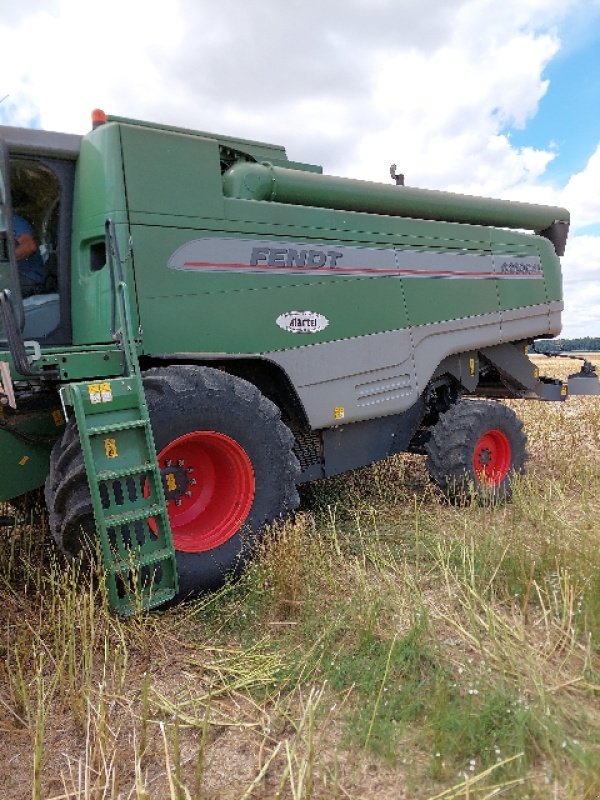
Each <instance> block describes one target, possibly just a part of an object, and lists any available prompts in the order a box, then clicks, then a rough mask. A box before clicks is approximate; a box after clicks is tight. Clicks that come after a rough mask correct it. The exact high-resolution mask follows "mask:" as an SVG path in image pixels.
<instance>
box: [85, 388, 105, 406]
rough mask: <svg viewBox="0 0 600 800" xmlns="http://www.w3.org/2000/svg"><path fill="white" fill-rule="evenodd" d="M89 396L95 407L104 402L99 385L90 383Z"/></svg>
mask: <svg viewBox="0 0 600 800" xmlns="http://www.w3.org/2000/svg"><path fill="white" fill-rule="evenodd" d="M88 394H89V396H90V403H93V404H94V405H95V404H96V403H101V402H102V395H101V394H100V384H99V383H88Z"/></svg>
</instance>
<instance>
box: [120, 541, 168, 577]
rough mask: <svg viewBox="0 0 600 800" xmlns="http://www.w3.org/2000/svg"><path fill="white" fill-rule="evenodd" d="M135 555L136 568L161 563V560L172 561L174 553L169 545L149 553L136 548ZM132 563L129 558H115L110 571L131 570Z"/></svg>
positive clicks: (124, 571) (121, 571)
mask: <svg viewBox="0 0 600 800" xmlns="http://www.w3.org/2000/svg"><path fill="white" fill-rule="evenodd" d="M133 556H134V559H133V563H134V565H135V568H136V569H141V568H142V567H150V566H152V565H153V564H159V563H160V562H161V561H171V559H172V557H173V554H172V552H171V551H170V550H169V549H168V548H167V547H164V548H162V549H161V550H155V551H154V552H153V553H148V554H146V555H144V554H143V551H142V552H140V551H139V550H134V551H133ZM131 564H132V562H131V561H130V560H129V559H125V558H115V559H114V561H113V562H112V563H111V565H110V571H111V572H114V573H121V574H123V573H126V572H130V571H131Z"/></svg>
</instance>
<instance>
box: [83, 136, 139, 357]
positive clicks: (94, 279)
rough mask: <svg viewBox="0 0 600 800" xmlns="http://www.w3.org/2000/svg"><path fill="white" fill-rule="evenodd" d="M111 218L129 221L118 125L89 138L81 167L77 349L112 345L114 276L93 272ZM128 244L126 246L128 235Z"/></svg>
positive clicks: (119, 221)
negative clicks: (95, 255)
mask: <svg viewBox="0 0 600 800" xmlns="http://www.w3.org/2000/svg"><path fill="white" fill-rule="evenodd" d="M107 218H110V219H112V220H113V221H114V222H115V223H116V224H117V225H119V224H123V223H125V222H126V221H127V205H126V199H125V181H124V178H123V161H122V158H121V137H120V131H119V128H118V127H117V126H116V125H106V126H103V127H101V128H98V129H97V130H95V131H94V132H93V134H92V135H90V136H88V137H85V138H84V139H83V142H82V145H81V153H80V156H79V160H78V164H77V172H76V176H75V188H74V195H73V238H72V245H71V295H72V303H71V315H72V326H73V342H74V343H75V344H87V343H90V344H91V343H95V342H108V341H110V339H111V330H110V325H111V309H112V292H111V283H110V273H109V270H108V269H107V268H106V266H105V267H104V268H102V269H92V252H93V251H92V248H93V247H94V246H102V245H103V243H104V237H105V231H104V226H105V224H106V220H107ZM124 239H125V242H126V240H127V232H125V235H124ZM125 252H126V245H125Z"/></svg>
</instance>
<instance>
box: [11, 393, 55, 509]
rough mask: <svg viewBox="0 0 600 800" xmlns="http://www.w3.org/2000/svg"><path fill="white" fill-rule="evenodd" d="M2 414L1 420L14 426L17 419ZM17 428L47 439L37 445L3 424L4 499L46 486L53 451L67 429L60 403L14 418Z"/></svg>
mask: <svg viewBox="0 0 600 800" xmlns="http://www.w3.org/2000/svg"><path fill="white" fill-rule="evenodd" d="M0 415H1V416H0V422H1V423H3V424H4V423H6V424H8V425H10V426H11V427H13V420H11V418H10V417H9V416H8V415H4V414H2V412H0ZM14 429H15V430H16V431H17V432H18V433H23V434H27V435H28V436H31V437H40V439H43V440H45V441H44V442H41V443H39V444H38V443H35V444H34V443H32V442H30V441H25V440H24V439H21V438H18V437H17V436H15V435H14V434H12V433H9V432H8V430H6V429H3V427H0V453H1V454H2V459H1V461H0V502H3V501H5V500H10V499H11V498H13V497H17V496H18V495H20V494H25V492H30V491H32V490H33V489H37V488H38V487H40V486H42V485H43V483H44V481H45V480H46V475H47V474H48V465H49V462H50V450H51V449H52V445H53V444H54V442H55V441H56V439H58V438H59V436H62V433H63V430H64V417H63V415H62V413H61V411H60V408H59V407H58V406H56V407H55V408H53V409H49V410H46V411H40V412H37V413H35V414H27V415H26V416H24V417H21V418H20V419H17V420H14Z"/></svg>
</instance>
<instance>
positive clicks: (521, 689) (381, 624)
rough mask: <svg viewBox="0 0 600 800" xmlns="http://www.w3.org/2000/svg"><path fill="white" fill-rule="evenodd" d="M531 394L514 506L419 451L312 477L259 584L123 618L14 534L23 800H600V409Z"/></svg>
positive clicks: (522, 410) (14, 703)
mask: <svg viewBox="0 0 600 800" xmlns="http://www.w3.org/2000/svg"><path fill="white" fill-rule="evenodd" d="M540 366H541V367H542V368H543V369H544V370H546V371H547V372H550V373H553V374H557V373H558V372H561V373H562V375H563V376H564V375H565V374H566V373H567V372H569V371H572V369H573V367H574V366H575V367H576V365H575V364H574V362H567V361H558V362H555V361H552V362H550V361H548V360H544V361H543V362H542V361H540ZM511 405H512V406H513V407H514V408H515V409H516V410H517V411H518V413H519V414H520V416H521V417H522V419H523V420H524V423H525V427H526V430H527V433H528V436H529V452H530V460H529V470H528V473H527V475H526V476H525V477H524V478H523V479H521V480H520V481H519V482H518V484H517V485H516V486H515V489H514V499H513V501H512V502H511V503H510V504H507V505H501V506H496V507H493V506H488V507H486V506H480V505H471V506H468V507H463V508H457V507H453V506H449V505H447V504H446V503H444V502H443V500H442V498H441V496H440V495H439V493H438V492H437V491H436V490H435V489H434V488H433V487H432V485H431V484H430V482H429V480H428V477H427V474H426V471H425V468H424V464H423V459H421V458H419V457H417V456H402V457H396V458H393V459H390V460H388V461H387V462H385V463H383V464H380V465H377V466H374V467H372V468H369V469H364V470H359V471H356V472H354V473H352V474H351V475H349V476H345V477H344V478H340V479H335V480H330V481H326V482H322V483H320V484H318V485H315V486H312V487H309V488H307V489H306V490H305V491H304V497H303V505H302V509H301V511H300V512H299V513H298V514H297V515H296V517H295V519H294V520H291V521H289V522H287V523H286V524H285V525H282V526H281V527H280V529H279V530H278V531H277V533H276V535H274V536H272V537H269V539H268V540H267V542H266V544H265V546H264V549H263V552H262V554H261V557H260V558H259V559H258V560H257V561H256V563H255V564H254V565H253V566H252V568H251V569H250V570H249V572H248V573H247V575H246V576H245V577H244V579H243V580H241V581H240V582H239V583H238V584H236V585H235V586H229V587H227V588H226V589H225V590H224V591H222V592H221V593H219V594H217V595H213V596H210V597H205V598H203V599H202V600H199V601H198V602H196V603H194V604H188V605H185V606H181V607H179V608H174V609H170V610H168V611H166V612H163V613H158V614H152V615H147V616H144V617H142V618H138V619H132V620H129V621H123V620H120V619H117V618H115V617H113V616H111V614H110V613H109V612H108V611H107V607H106V598H105V595H104V593H103V591H102V586H101V583H100V585H99V584H98V581H97V580H96V579H94V576H89V575H86V574H83V573H81V572H78V571H77V569H76V568H75V567H73V566H71V567H66V566H65V565H64V564H63V563H62V562H60V561H59V560H58V559H57V557H56V555H55V554H54V552H53V549H52V547H51V545H50V544H49V542H48V541H47V538H46V537H43V536H40V534H39V530H34V529H32V528H31V527H28V526H23V527H20V528H18V529H15V530H8V531H6V533H5V534H4V535H3V536H2V537H1V538H0V551H1V552H0V604H1V611H0V615H1V617H0V618H1V620H2V639H1V642H0V648H1V658H0V753H1V755H0V788H1V790H2V798H3V800H21V798H23V799H24V798H33V800H37V799H38V798H44V800H50V798H52V799H53V800H59V799H60V800H76V799H78V798H85V800H100V798H106V800H117V798H122V799H123V800H125V798H135V800H162V798H165V799H167V798H168V800H186V799H188V798H191V800H199V799H200V798H203V799H204V800H211V799H215V800H216V798H219V799H221V798H223V800H225V799H227V800H229V799H231V800H234V799H235V800H242V798H244V799H248V800H250V798H269V800H270V799H271V798H282V800H283V798H286V799H287V798H289V799H290V800H300V798H303V799H304V800H308V799H309V798H340V800H341V799H342V798H357V799H358V798H377V800H386V799H387V798H390V800H391V799H392V798H393V799H394V800H402V798H407V799H408V798H411V799H412V798H415V800H417V799H418V800H421V799H423V800H434V798H436V799H437V800H442V798H443V799H444V800H450V799H451V798H465V800H466V798H471V800H475V799H476V800H486V799H487V798H495V797H502V798H522V799H524V798H531V800H533V799H534V798H535V800H538V798H553V799H558V798H561V799H564V800H567V798H568V799H569V800H582V798H586V799H589V800H595V799H596V798H599V797H600V703H599V696H600V549H599V547H598V540H599V537H600V520H599V513H600V399H598V398H596V399H594V398H572V399H570V400H569V401H568V402H567V403H564V404H559V403H552V404H541V403H538V402H524V401H518V402H512V403H511ZM4 513H6V512H4Z"/></svg>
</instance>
